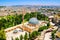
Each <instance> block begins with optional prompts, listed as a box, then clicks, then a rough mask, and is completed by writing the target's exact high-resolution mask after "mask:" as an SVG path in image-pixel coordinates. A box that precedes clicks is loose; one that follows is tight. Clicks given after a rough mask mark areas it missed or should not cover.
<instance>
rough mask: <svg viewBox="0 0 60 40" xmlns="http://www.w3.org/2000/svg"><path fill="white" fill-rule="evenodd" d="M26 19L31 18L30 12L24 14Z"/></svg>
mask: <svg viewBox="0 0 60 40" xmlns="http://www.w3.org/2000/svg"><path fill="white" fill-rule="evenodd" d="M24 19H25V20H26V21H28V20H29V19H30V14H29V13H26V14H25V16H24Z"/></svg>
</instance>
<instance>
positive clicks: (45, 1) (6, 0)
mask: <svg viewBox="0 0 60 40" xmlns="http://www.w3.org/2000/svg"><path fill="white" fill-rule="evenodd" d="M1 5H4V6H5V5H6V6H11V5H59V6H60V0H0V6H1Z"/></svg>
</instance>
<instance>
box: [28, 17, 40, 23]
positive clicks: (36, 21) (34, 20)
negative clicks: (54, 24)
mask: <svg viewBox="0 0 60 40" xmlns="http://www.w3.org/2000/svg"><path fill="white" fill-rule="evenodd" d="M29 23H30V24H38V23H39V21H38V20H37V18H31V19H30V20H29Z"/></svg>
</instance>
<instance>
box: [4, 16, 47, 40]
mask: <svg viewBox="0 0 60 40" xmlns="http://www.w3.org/2000/svg"><path fill="white" fill-rule="evenodd" d="M46 24H47V23H46V22H45V21H39V20H38V19H37V18H35V17H33V18H30V20H29V21H28V22H25V23H24V25H23V24H19V25H16V26H13V27H10V28H7V29H5V32H6V37H7V38H6V40H8V39H9V40H11V37H13V38H16V37H19V36H20V35H23V36H24V35H25V33H26V32H27V33H31V32H33V31H37V30H38V28H39V27H40V26H44V25H46Z"/></svg>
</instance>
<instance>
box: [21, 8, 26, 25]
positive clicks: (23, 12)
mask: <svg viewBox="0 0 60 40" xmlns="http://www.w3.org/2000/svg"><path fill="white" fill-rule="evenodd" d="M22 14H23V16H22V20H23V26H24V15H25V14H26V11H25V9H24V8H23V9H22Z"/></svg>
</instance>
